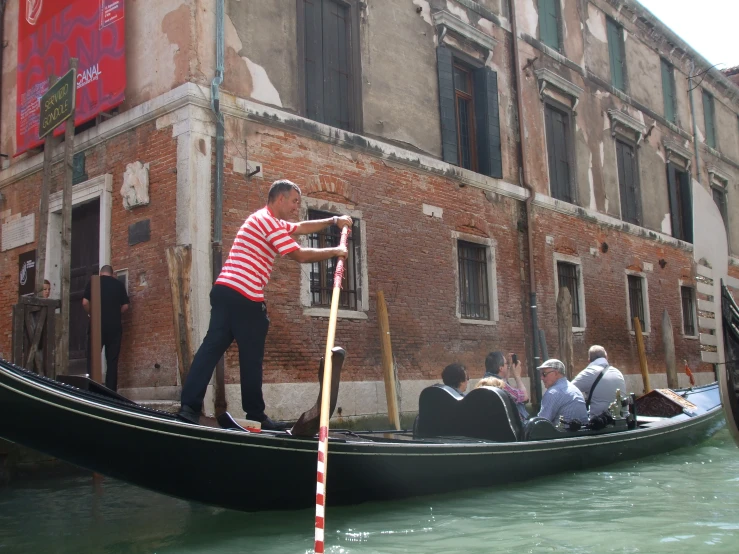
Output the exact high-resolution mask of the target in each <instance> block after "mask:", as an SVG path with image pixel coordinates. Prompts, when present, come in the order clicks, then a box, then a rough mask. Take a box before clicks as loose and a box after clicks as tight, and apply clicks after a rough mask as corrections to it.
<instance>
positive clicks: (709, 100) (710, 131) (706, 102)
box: [703, 90, 716, 148]
mask: <svg viewBox="0 0 739 554" xmlns="http://www.w3.org/2000/svg"><path fill="white" fill-rule="evenodd" d="M703 121H704V122H705V125H706V144H707V145H708V146H710V147H711V148H716V112H715V108H714V105H713V96H711V93H710V92H706V91H705V90H704V91H703Z"/></svg>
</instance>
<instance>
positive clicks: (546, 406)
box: [536, 359, 589, 425]
mask: <svg viewBox="0 0 739 554" xmlns="http://www.w3.org/2000/svg"><path fill="white" fill-rule="evenodd" d="M536 369H540V370H541V372H540V374H541V380H542V381H543V383H544V386H545V387H546V388H547V392H545V393H544V394H543V395H542V397H541V410H540V411H539V417H543V418H546V419H548V420H549V421H551V422H552V423H553V424H554V425H557V424H558V423H559V418H560V416H562V418H563V419H564V420H565V421H574V420H577V421H579V422H580V423H582V424H586V423H587V422H588V419H589V418H588V409H587V408H586V407H585V399H584V398H583V396H582V393H581V392H580V389H578V388H577V387H576V386H575V385H573V384H572V383H570V382H569V381H568V380H567V377H565V365H564V364H563V363H562V362H560V361H559V360H555V359H550V360H547V361H546V362H544V363H543V364H541V365H540V366H539V367H537V368H536Z"/></svg>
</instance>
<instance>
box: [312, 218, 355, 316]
mask: <svg viewBox="0 0 739 554" xmlns="http://www.w3.org/2000/svg"><path fill="white" fill-rule="evenodd" d="M334 215H337V214H332V213H328V212H320V211H317V210H309V211H308V219H326V218H329V217H333V216H334ZM340 241H341V231H340V229H339V227H338V226H336V225H331V226H330V227H327V228H326V229H324V230H323V231H320V232H318V233H313V234H311V235H308V244H309V246H310V247H311V248H331V247H335V246H338V245H339V242H340ZM357 244H360V241H359V225H358V224H357V223H356V222H354V225H353V226H352V232H351V234H350V235H349V240H348V242H347V245H346V246H347V249H348V250H349V256H348V257H347V260H346V271H345V272H344V283H343V285H342V289H341V294H340V296H339V307H340V308H343V309H346V310H356V309H357V267H358V263H357V260H358V257H359V256H358V255H357V252H356V248H355V245H357ZM338 261H339V258H331V259H330V260H323V261H321V262H314V263H312V264H311V270H310V293H311V305H313V306H325V307H330V306H331V294H332V292H333V283H334V271H335V269H336V264H337V262H338Z"/></svg>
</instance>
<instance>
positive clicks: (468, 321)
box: [458, 317, 497, 326]
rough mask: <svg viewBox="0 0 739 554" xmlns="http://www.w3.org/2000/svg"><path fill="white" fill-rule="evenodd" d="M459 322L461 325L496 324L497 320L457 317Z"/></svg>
mask: <svg viewBox="0 0 739 554" xmlns="http://www.w3.org/2000/svg"><path fill="white" fill-rule="evenodd" d="M458 319H459V322H460V323H461V324H463V325H488V326H490V325H496V324H497V322H495V321H491V320H490V319H464V318H461V317H460V318H458Z"/></svg>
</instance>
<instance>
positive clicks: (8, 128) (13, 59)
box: [0, 2, 19, 155]
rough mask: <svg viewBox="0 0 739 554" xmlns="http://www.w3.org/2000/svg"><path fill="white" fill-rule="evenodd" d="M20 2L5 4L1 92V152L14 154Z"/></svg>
mask: <svg viewBox="0 0 739 554" xmlns="http://www.w3.org/2000/svg"><path fill="white" fill-rule="evenodd" d="M18 5H19V3H18V2H8V3H7V4H6V5H5V14H4V15H5V17H4V22H3V25H4V26H5V28H4V33H5V43H6V44H7V46H6V47H5V48H4V49H3V67H2V72H3V83H2V90H0V94H2V95H3V105H2V113H0V118H2V119H1V120H0V121H1V124H2V125H1V126H0V152H2V153H3V154H9V155H12V154H13V153H15V145H16V142H15V111H16V102H17V99H18V96H17V94H16V66H17V61H18Z"/></svg>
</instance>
